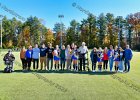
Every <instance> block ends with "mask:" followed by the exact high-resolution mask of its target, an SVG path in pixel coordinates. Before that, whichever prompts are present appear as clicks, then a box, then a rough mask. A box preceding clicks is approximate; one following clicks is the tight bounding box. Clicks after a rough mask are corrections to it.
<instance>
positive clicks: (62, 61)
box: [60, 58, 65, 70]
mask: <svg viewBox="0 0 140 100" xmlns="http://www.w3.org/2000/svg"><path fill="white" fill-rule="evenodd" d="M60 64H61V70H64V69H65V58H61V63H60Z"/></svg>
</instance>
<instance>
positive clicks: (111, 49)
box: [108, 45, 114, 72]
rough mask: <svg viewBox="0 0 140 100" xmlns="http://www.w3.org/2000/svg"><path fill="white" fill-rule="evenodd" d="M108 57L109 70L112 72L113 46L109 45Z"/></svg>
mask: <svg viewBox="0 0 140 100" xmlns="http://www.w3.org/2000/svg"><path fill="white" fill-rule="evenodd" d="M108 57H109V67H110V72H112V68H113V62H114V60H113V59H114V49H113V46H112V45H110V49H109V50H108Z"/></svg>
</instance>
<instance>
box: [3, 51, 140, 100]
mask: <svg viewBox="0 0 140 100" xmlns="http://www.w3.org/2000/svg"><path fill="white" fill-rule="evenodd" d="M5 53H6V52H4V51H3V52H1V54H0V59H1V60H0V65H1V66H0V70H3V69H4V64H3V60H2V58H3V57H2V54H5ZM14 54H15V56H16V63H17V62H20V59H19V53H18V52H14ZM19 65H20V64H15V69H16V71H15V72H14V73H11V74H5V73H3V72H2V71H1V72H0V100H140V53H138V52H135V53H134V57H133V60H132V62H131V65H132V67H131V71H130V73H123V74H121V73H117V74H115V73H109V72H102V73H91V72H90V73H88V72H82V73H74V72H62V71H61V72H46V71H42V72H41V71H39V72H28V73H23V72H22V71H20V70H21V66H19ZM90 67H91V66H90Z"/></svg>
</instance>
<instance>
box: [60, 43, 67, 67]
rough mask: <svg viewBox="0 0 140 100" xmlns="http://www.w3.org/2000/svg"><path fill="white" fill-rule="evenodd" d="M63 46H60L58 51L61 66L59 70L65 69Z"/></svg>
mask: <svg viewBox="0 0 140 100" xmlns="http://www.w3.org/2000/svg"><path fill="white" fill-rule="evenodd" d="M65 50H66V49H65V46H64V45H63V46H62V49H61V51H60V64H61V70H64V69H65V62H66V55H65Z"/></svg>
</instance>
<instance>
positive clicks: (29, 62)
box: [26, 58, 32, 70]
mask: <svg viewBox="0 0 140 100" xmlns="http://www.w3.org/2000/svg"><path fill="white" fill-rule="evenodd" d="M26 61H27V67H28V70H30V68H31V62H32V58H27V59H26Z"/></svg>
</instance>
